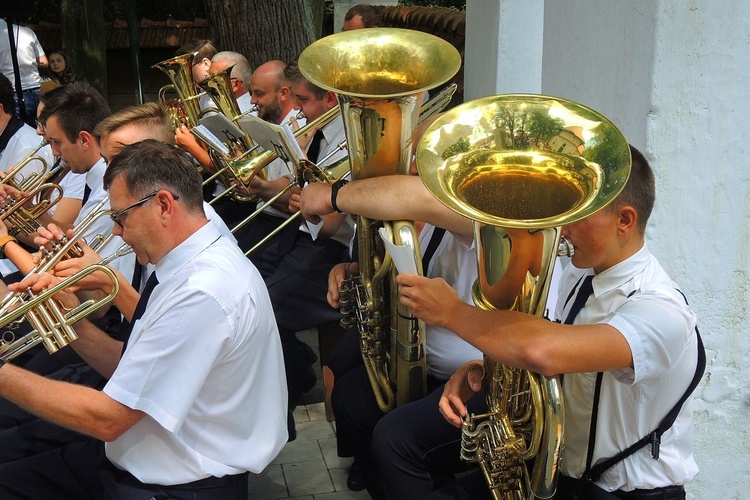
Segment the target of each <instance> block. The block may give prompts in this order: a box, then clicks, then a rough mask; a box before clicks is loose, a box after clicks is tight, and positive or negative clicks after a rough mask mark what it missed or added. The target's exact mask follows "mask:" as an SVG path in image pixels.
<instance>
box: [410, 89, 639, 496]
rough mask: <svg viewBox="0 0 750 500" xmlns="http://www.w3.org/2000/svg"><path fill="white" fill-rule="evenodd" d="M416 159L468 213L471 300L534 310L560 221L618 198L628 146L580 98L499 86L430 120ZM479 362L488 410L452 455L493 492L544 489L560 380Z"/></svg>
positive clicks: (558, 425) (549, 489)
mask: <svg viewBox="0 0 750 500" xmlns="http://www.w3.org/2000/svg"><path fill="white" fill-rule="evenodd" d="M417 165H418V168H419V172H420V175H421V178H422V180H423V182H424V183H425V185H426V186H427V187H428V189H429V190H430V191H431V192H432V193H433V194H434V195H435V196H436V197H437V198H438V199H439V200H440V201H441V202H442V203H443V204H445V205H446V206H447V207H448V208H451V209H452V210H454V211H456V212H458V213H459V214H462V215H464V216H466V217H468V218H470V219H473V220H474V221H475V222H474V233H475V239H476V241H477V245H478V252H477V256H478V265H479V278H478V279H477V281H476V282H475V284H474V291H473V297H474V302H475V303H476V305H477V306H478V307H481V308H483V309H510V310H515V311H520V312H524V313H528V314H534V315H537V316H542V315H544V313H545V307H546V301H547V295H548V292H549V286H550V279H551V276H552V270H553V267H554V263H555V258H556V256H557V254H558V249H559V248H568V247H569V245H565V244H564V243H565V241H563V242H561V241H560V240H561V238H560V227H561V226H563V225H565V224H570V223H572V222H575V221H578V220H580V219H582V218H584V217H586V216H588V215H590V214H592V213H594V212H596V211H597V210H599V209H601V208H602V207H604V206H605V205H607V203H609V202H610V201H612V200H613V199H614V198H615V197H616V196H617V194H618V193H619V192H620V190H621V189H622V188H623V187H624V185H625V182H626V181H627V178H628V175H629V173H630V150H629V147H628V143H627V141H626V140H625V138H624V137H623V135H622V134H621V133H620V131H619V130H618V129H617V128H616V127H615V126H614V125H613V124H612V123H611V122H610V121H609V120H607V119H606V118H605V117H604V116H602V115H601V114H599V113H597V112H595V111H593V110H591V109H589V108H587V107H585V106H582V105H580V104H577V103H574V102H571V101H568V100H565V99H560V98H555V97H547V96H536V95H499V96H494V97H487V98H484V99H478V100H476V101H472V102H468V103H465V104H464V105H461V106H458V107H456V108H454V109H453V110H451V111H449V112H448V113H446V114H445V115H443V116H442V117H440V118H439V119H438V120H436V121H435V123H433V124H432V125H431V126H430V127H429V128H428V130H427V131H426V132H425V134H424V136H423V137H422V139H421V141H420V143H419V147H418V148H417ZM561 243H562V244H561ZM484 365H485V366H484V368H485V378H484V388H485V391H486V394H487V406H488V413H487V414H485V415H468V416H467V417H466V418H465V420H464V423H463V436H462V451H461V455H462V457H463V458H464V459H465V460H468V461H473V462H479V464H480V466H481V468H482V470H483V472H484V475H485V478H486V479H487V482H488V484H489V486H490V490H491V492H492V494H493V496H494V497H495V498H496V499H501V498H502V499H525V498H530V495H534V496H535V497H538V498H550V497H552V496H553V495H554V493H555V489H556V484H557V483H556V480H557V472H558V466H559V459H560V453H561V450H562V446H563V437H564V434H563V432H564V414H563V409H564V407H563V399H562V390H561V386H560V381H559V379H558V377H544V376H541V375H538V374H535V373H531V372H528V371H526V370H519V369H515V368H512V367H509V366H505V365H501V364H499V363H497V362H495V361H493V360H492V359H490V358H488V357H486V356H485V360H484ZM530 459H535V461H534V467H533V470H531V471H529V470H528V469H527V465H526V461H527V460H530Z"/></svg>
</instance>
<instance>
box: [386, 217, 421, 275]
mask: <svg viewBox="0 0 750 500" xmlns="http://www.w3.org/2000/svg"><path fill="white" fill-rule="evenodd" d="M378 233H379V234H380V237H381V238H382V239H383V241H384V242H385V248H386V249H387V250H388V253H390V254H391V258H392V259H393V264H394V265H395V266H396V270H397V271H398V273H399V274H417V263H416V262H415V261H414V249H413V248H412V247H411V246H409V245H395V244H393V242H392V241H391V240H392V239H393V238H392V237H391V234H390V231H389V230H388V228H385V227H381V228H380V229H379V230H378Z"/></svg>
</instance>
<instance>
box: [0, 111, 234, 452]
mask: <svg viewBox="0 0 750 500" xmlns="http://www.w3.org/2000/svg"><path fill="white" fill-rule="evenodd" d="M95 134H96V135H97V136H98V137H99V138H100V146H101V147H100V149H101V155H102V157H103V158H104V159H105V160H106V161H107V162H108V163H109V162H111V161H112V159H113V158H114V156H115V155H116V154H117V153H118V152H119V151H120V149H122V148H123V147H124V146H127V145H129V144H133V143H135V142H139V141H142V140H145V139H156V140H159V141H162V142H164V143H166V144H170V145H172V144H173V140H174V135H173V133H172V127H171V125H170V122H169V117H168V115H167V114H166V112H165V111H164V108H163V107H162V106H160V105H158V104H156V103H147V104H143V105H140V106H132V107H130V108H125V109H123V110H120V111H118V112H116V113H114V114H112V115H111V116H109V117H107V118H106V119H104V120H102V121H101V122H99V124H98V125H97V126H96V128H95ZM203 209H204V212H205V213H206V217H207V218H208V219H209V221H210V222H211V223H212V224H213V225H215V226H216V227H217V229H218V230H219V231H220V232H221V234H222V235H223V236H225V237H227V238H228V239H229V240H230V241H233V242H236V240H235V239H234V237H233V236H232V234H231V232H229V229H228V228H227V227H226V225H225V224H224V223H223V221H222V220H221V218H220V217H219V216H218V215H217V214H216V212H214V211H213V209H212V208H211V206H210V205H208V204H207V203H205V202H204V203H203ZM63 235H64V232H63V231H62V230H61V229H60V228H59V227H57V226H55V225H54V224H51V225H49V226H47V227H42V228H40V229H39V237H37V239H36V244H37V245H38V246H45V245H47V244H48V243H49V242H51V241H57V242H60V241H61V240H62V237H63ZM67 236H68V237H73V236H74V235H73V233H72V231H71V230H68V234H67ZM79 244H80V246H81V248H82V250H83V256H81V257H79V258H68V259H65V260H63V261H61V262H59V263H58V264H57V265H56V266H55V268H54V273H55V275H56V276H58V277H60V278H66V277H69V276H72V275H73V274H75V273H76V272H78V271H81V270H82V269H83V268H84V267H86V266H87V265H91V264H95V263H97V262H99V261H101V259H102V257H101V256H99V255H98V254H97V253H96V252H95V251H94V250H92V249H91V247H89V246H88V245H87V244H86V243H85V242H80V243H79ZM104 256H105V257H106V255H104ZM135 267H136V269H135V272H134V273H133V276H132V277H131V276H127V277H126V276H124V275H123V274H122V273H120V272H119V271H117V269H116V268H113V269H112V271H113V272H114V273H115V275H116V276H117V278H118V282H119V288H120V291H119V293H118V294H117V296H116V297H115V300H114V305H115V307H116V308H117V310H118V311H119V312H121V313H122V315H123V317H124V318H125V319H124V321H126V322H127V321H129V320H130V319H131V317H132V315H133V312H134V310H135V307H136V304H137V303H138V299H139V298H140V295H139V291H140V290H141V289H142V288H143V287H144V286H145V284H146V280H147V279H148V276H149V274H150V273H151V271H153V267H152V266H150V265H148V266H140V265H139V264H137V263H136V266H135ZM111 287H112V283H111V282H110V281H109V280H108V279H106V277H105V276H103V275H102V273H94V274H91V275H89V277H87V278H86V279H83V280H81V281H80V282H78V284H77V285H76V289H77V290H79V291H80V290H103V291H104V293H105V294H109V293H110V291H111ZM65 351H70V352H74V351H73V350H72V348H66V349H65ZM62 357H63V355H62V353H56V354H55V355H53V356H48V355H47V353H46V351H42V352H41V353H40V354H38V355H37V356H35V358H39V359H35V360H34V361H33V362H32V363H29V364H28V365H26V364H25V365H24V366H25V367H27V368H31V369H34V370H35V371H37V372H38V373H39V372H42V367H43V364H42V361H47V362H49V363H56V362H58V360H59V359H61V358H62ZM55 366H56V365H55ZM84 370H86V371H85V372H84ZM44 372H45V373H46V372H49V369H45V370H44ZM52 376H53V377H54V378H56V379H58V380H68V381H74V382H76V383H78V384H85V385H88V386H93V387H97V386H101V385H103V383H104V379H103V378H102V377H101V376H100V375H99V374H97V373H96V372H95V371H94V370H91V369H89V367H88V366H87V365H85V364H83V363H81V364H78V365H72V366H70V367H64V368H61V369H58V370H57V371H55V372H54V373H53V374H52ZM0 414H1V415H2V417H1V418H0V463H4V462H7V461H11V460H16V459H18V458H22V457H26V456H31V455H35V454H37V453H40V452H42V451H47V450H50V449H53V448H59V447H61V446H63V445H65V444H67V443H69V442H72V441H78V440H80V439H81V438H82V436H81V435H80V434H78V433H75V432H72V431H69V430H68V429H64V428H61V427H59V426H57V425H54V424H52V423H50V422H48V421H45V420H42V419H37V418H33V416H32V415H30V414H28V413H27V412H25V411H21V410H20V409H18V408H17V407H15V405H12V404H10V403H8V402H7V401H5V400H1V399H0Z"/></svg>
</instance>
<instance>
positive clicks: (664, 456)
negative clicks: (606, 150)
mask: <svg viewBox="0 0 750 500" xmlns="http://www.w3.org/2000/svg"><path fill="white" fill-rule="evenodd" d="M631 156H632V168H631V173H630V177H629V179H628V181H627V184H626V186H625V188H624V190H623V191H622V192H621V193H620V194H619V196H618V197H617V198H615V200H614V201H613V202H612V203H610V204H609V205H608V206H606V207H605V208H603V209H602V210H600V211H599V212H597V213H595V214H593V215H591V216H589V217H587V218H586V219H584V220H581V221H578V222H575V223H573V224H569V225H567V226H564V227H563V229H562V233H563V235H564V236H566V237H567V238H569V240H570V242H571V243H572V244H573V246H574V248H575V254H574V255H573V257H572V262H571V264H572V265H568V266H567V267H566V268H565V270H564V274H563V276H562V279H561V282H560V283H561V286H560V294H559V297H560V298H561V299H562V298H565V297H567V298H568V300H565V301H563V300H560V301H559V302H558V305H557V314H556V317H557V318H558V319H564V321H565V324H559V323H553V322H549V321H546V320H544V319H542V318H538V317H536V316H532V315H528V314H522V313H518V312H514V311H501V310H497V311H485V310H482V309H480V308H477V307H473V306H471V305H468V304H466V303H464V301H462V300H460V298H459V297H457V296H456V294H455V292H454V291H453V290H451V289H450V288H449V287H448V286H446V284H445V283H443V282H442V281H441V280H438V279H426V278H421V277H416V276H407V275H401V276H399V278H398V282H399V291H400V294H401V301H402V303H403V304H405V305H407V306H408V307H409V309H410V311H411V312H412V313H414V314H415V315H417V316H418V317H420V318H422V319H423V320H425V321H426V322H427V323H428V324H432V325H436V326H440V327H443V328H450V329H452V330H453V331H455V332H456V333H457V334H458V335H460V336H461V338H463V339H465V340H466V341H467V342H469V343H471V344H472V345H474V346H475V347H477V348H479V349H481V350H482V352H484V353H485V354H487V355H488V356H490V357H491V358H493V359H495V360H497V361H498V362H500V363H504V364H506V365H509V366H512V367H518V368H523V369H527V370H530V371H532V372H536V373H541V374H544V375H555V374H565V377H564V379H563V385H562V387H563V394H564V396H565V405H564V409H565V413H564V416H565V446H564V448H563V450H562V455H561V462H560V470H561V472H562V477H561V478H560V481H559V483H558V491H557V494H556V496H555V497H554V498H556V499H570V498H613V499H617V498H627V499H648V498H664V499H684V498H685V490H684V486H683V485H684V484H685V483H687V482H689V481H690V480H692V479H693V478H694V477H695V475H696V474H697V472H698V467H697V465H696V463H695V460H694V458H693V453H692V437H691V436H692V431H691V428H692V411H691V409H690V404H689V399H688V400H687V402H688V404H685V405H682V406H680V405H679V404H677V405H676V403H677V402H678V401H679V400H680V398H681V397H683V396H684V397H687V396H688V395H689V392H690V390H691V386H692V384H691V378H694V377H696V375H697V376H700V374H701V373H702V371H701V370H702V368H701V367H700V365H701V361H700V357H701V356H700V353H701V352H702V351H703V349H702V345H701V343H700V339H699V337H698V335H697V330H696V318H695V315H694V314H693V312H692V311H691V310H690V307H689V306H688V305H687V304H686V301H685V299H684V297H683V296H682V295H681V293H680V292H679V290H678V289H677V287H676V285H675V283H674V282H673V281H672V280H671V279H670V278H669V276H668V275H667V274H666V272H665V271H664V270H663V269H662V267H661V266H660V264H659V263H658V262H657V260H656V259H655V258H654V257H653V256H652V255H651V253H650V252H649V250H648V247H647V245H646V243H645V240H644V233H645V229H646V224H647V221H648V218H649V215H650V214H651V210H652V207H653V204H654V199H655V188H654V176H653V172H652V170H651V168H650V167H649V165H648V162H647V161H646V159H645V158H644V157H643V155H642V154H641V153H640V152H638V151H637V150H636V149H635V148H632V147H631ZM587 285H588V286H587ZM703 360H704V361H705V357H703ZM597 372H598V374H597ZM481 378H482V370H481V365H472V364H471V363H467V364H466V365H464V366H462V367H461V368H459V370H457V371H456V373H455V374H454V375H453V376H451V379H450V381H449V382H448V383H447V384H446V385H445V388H444V392H443V393H442V395H439V394H438V397H439V410H440V412H441V413H442V414H443V416H444V417H445V420H444V421H443V422H439V421H436V420H439V417H438V416H437V413H438V411H437V404H438V399H437V398H436V399H434V400H432V401H430V403H431V405H432V406H431V408H430V410H431V417H429V418H428V419H420V420H415V419H409V418H404V415H402V414H401V413H400V412H399V410H396V411H395V412H393V413H391V414H389V415H388V416H386V418H384V419H383V420H382V421H381V422H380V423H379V424H378V426H377V427H376V428H375V439H374V441H373V443H374V446H373V453H374V455H375V459H376V463H377V467H378V470H379V471H380V472H381V474H382V477H383V478H384V481H385V486H386V488H385V491H386V494H387V495H388V498H395V499H398V498H404V499H406V498H409V499H412V498H423V497H426V496H427V495H429V498H459V497H460V498H464V496H460V495H461V494H463V495H468V494H470V493H471V492H475V493H476V492H481V491H482V490H483V491H484V493H483V494H482V493H476V494H475V496H473V497H472V498H481V497H487V496H488V492H487V488H486V485H485V484H484V479H483V477H482V476H481V474H475V475H468V476H465V477H463V478H461V479H460V480H458V481H454V477H453V476H452V475H450V474H449V473H448V472H449V471H448V470H447V469H446V468H445V467H444V465H445V464H444V462H443V461H442V460H441V457H438V456H437V455H438V454H437V453H435V452H434V450H438V449H439V450H441V451H442V452H445V453H447V454H449V455H453V456H456V455H458V453H459V445H460V436H461V430H460V426H461V421H462V417H464V416H465V415H466V414H467V412H475V411H476V410H475V408H476V407H477V406H479V407H481V406H482V402H483V401H484V396H483V393H481V392H480V393H477V391H480V388H481ZM694 382H697V380H695V379H694ZM686 389H687V391H686ZM597 395H598V396H597ZM477 399H479V400H480V401H477ZM467 402H468V403H467ZM672 412H674V416H675V417H676V419H675V420H674V421H673V423H672V425H671V427H670V426H666V427H665V429H666V430H665V431H664V432H663V434H659V435H658V436H657V435H653V437H652V438H649V436H650V434H651V433H652V432H653V431H655V430H656V429H657V428H659V427H661V425H660V423H661V422H662V420H663V419H665V417H666V416H667V415H668V414H670V413H672ZM592 429H593V431H592ZM644 438H645V440H644V441H643V443H642V444H644V445H646V446H644V447H641V448H635V449H634V453H632V454H630V455H626V456H622V457H618V455H619V454H620V453H622V452H624V450H626V449H628V448H629V447H631V446H632V445H634V444H635V443H636V442H639V441H640V440H642V439H644ZM608 459H613V460H612V461H609V460H608ZM600 463H604V464H606V465H604V466H603V470H596V469H597V467H596V466H597V465H598V464H600ZM584 475H585V476H587V477H591V480H592V481H593V483H591V482H588V481H583V480H579V479H578V478H581V477H583V476H584Z"/></svg>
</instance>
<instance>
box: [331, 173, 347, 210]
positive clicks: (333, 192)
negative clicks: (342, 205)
mask: <svg viewBox="0 0 750 500" xmlns="http://www.w3.org/2000/svg"><path fill="white" fill-rule="evenodd" d="M348 183H349V180H348V179H339V180H337V181H336V182H334V183H333V185H332V186H331V207H333V209H334V210H335V211H337V212H338V213H341V210H339V207H338V205H336V197H337V196H338V194H339V189H341V188H342V187H344V186H345V185H346V184H348Z"/></svg>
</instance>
